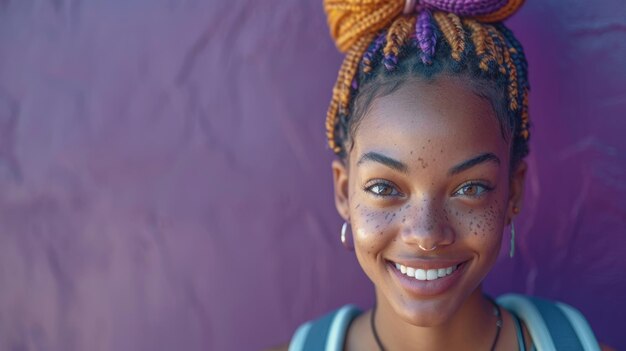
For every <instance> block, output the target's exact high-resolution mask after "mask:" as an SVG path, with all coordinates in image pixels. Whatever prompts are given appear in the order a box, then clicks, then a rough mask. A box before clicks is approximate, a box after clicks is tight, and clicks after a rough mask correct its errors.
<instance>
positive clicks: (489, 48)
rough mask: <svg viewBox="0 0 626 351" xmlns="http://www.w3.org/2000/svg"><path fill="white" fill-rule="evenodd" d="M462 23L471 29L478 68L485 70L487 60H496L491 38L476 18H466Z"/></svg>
mask: <svg viewBox="0 0 626 351" xmlns="http://www.w3.org/2000/svg"><path fill="white" fill-rule="evenodd" d="M463 23H465V25H466V26H467V27H468V28H470V29H471V30H472V42H473V43H474V47H475V48H476V55H477V56H478V57H479V58H480V63H479V66H480V69H482V70H483V71H484V72H487V71H488V70H489V62H494V63H495V62H496V57H495V52H496V48H495V47H494V43H493V40H492V39H491V37H490V36H489V35H488V34H487V30H486V29H485V27H483V25H482V24H480V23H479V22H477V21H476V20H473V19H466V20H464V21H463Z"/></svg>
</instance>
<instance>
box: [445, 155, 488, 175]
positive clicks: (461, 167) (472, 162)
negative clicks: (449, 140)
mask: <svg viewBox="0 0 626 351" xmlns="http://www.w3.org/2000/svg"><path fill="white" fill-rule="evenodd" d="M484 162H495V163H497V164H498V166H499V165H500V159H499V158H498V156H496V155H494V154H492V153H491V152H485V153H482V154H480V155H478V156H475V157H472V158H470V159H469V160H465V161H463V162H461V163H459V164H458V165H456V166H454V167H452V168H450V170H449V171H448V175H449V176H452V175H455V174H458V173H461V172H463V171H465V170H468V169H470V168H472V167H474V166H476V165H479V164H481V163H484Z"/></svg>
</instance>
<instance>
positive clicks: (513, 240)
mask: <svg viewBox="0 0 626 351" xmlns="http://www.w3.org/2000/svg"><path fill="white" fill-rule="evenodd" d="M514 255H515V224H513V220H511V250H510V251H509V257H511V258H513V256H514Z"/></svg>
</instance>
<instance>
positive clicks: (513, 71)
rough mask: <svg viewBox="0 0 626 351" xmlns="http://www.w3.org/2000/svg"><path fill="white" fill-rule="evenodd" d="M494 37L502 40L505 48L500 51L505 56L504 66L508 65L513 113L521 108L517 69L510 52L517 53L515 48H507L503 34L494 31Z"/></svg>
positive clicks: (510, 102) (510, 104)
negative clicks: (518, 98) (518, 101)
mask: <svg viewBox="0 0 626 351" xmlns="http://www.w3.org/2000/svg"><path fill="white" fill-rule="evenodd" d="M494 35H497V36H498V39H500V43H501V45H503V46H504V47H501V48H500V49H501V50H502V53H503V55H504V64H505V65H506V70H507V71H508V73H509V75H508V79H509V87H508V91H509V108H510V109H511V110H512V111H516V110H517V109H518V107H519V105H518V103H517V95H518V90H517V89H518V86H517V68H515V64H514V63H513V60H512V59H511V51H510V50H512V51H513V52H517V51H516V50H515V48H509V47H507V46H506V40H504V36H503V35H502V33H500V32H499V31H497V30H495V29H494Z"/></svg>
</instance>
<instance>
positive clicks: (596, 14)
mask: <svg viewBox="0 0 626 351" xmlns="http://www.w3.org/2000/svg"><path fill="white" fill-rule="evenodd" d="M508 23H509V25H510V27H511V28H512V29H513V30H514V32H515V33H516V34H517V36H518V37H519V38H520V40H521V41H522V43H523V44H524V46H525V48H526V53H527V56H528V59H529V62H530V74H531V75H530V80H531V84H532V94H531V114H532V117H531V118H532V121H533V123H534V131H533V135H532V143H531V146H532V151H531V156H530V157H529V159H528V161H529V164H530V173H529V176H528V183H527V192H526V202H525V206H524V209H523V213H522V214H521V216H520V218H519V220H517V222H516V224H517V228H518V245H517V248H518V250H517V253H516V256H515V258H514V259H509V258H508V256H507V254H508V233H505V239H504V240H503V242H504V244H503V245H504V246H503V250H502V253H501V257H500V259H499V261H498V263H497V266H496V268H495V269H494V271H493V272H492V274H491V275H490V276H489V278H488V279H487V282H486V290H487V291H488V292H490V293H491V294H494V295H498V294H500V293H503V292H509V291H514V292H522V293H528V294H536V295H540V296H544V297H548V298H557V299H561V300H564V301H566V302H568V303H570V304H572V305H574V306H576V307H578V308H579V309H580V310H582V312H583V313H584V314H585V315H586V316H587V317H588V319H589V320H590V323H591V325H592V326H593V328H594V329H595V331H596V332H597V335H598V336H599V338H600V339H601V340H603V341H604V342H607V343H610V344H612V345H613V346H615V347H617V348H626V341H625V338H624V335H623V326H624V322H623V320H624V316H625V315H626V303H625V299H624V297H625V296H626V275H625V273H624V270H625V268H626V248H625V247H626V235H624V234H625V228H626V201H624V199H626V138H625V137H624V132H625V127H626V120H625V113H626V47H625V46H626V45H625V44H624V43H626V2H624V1H623V0H603V1H598V2H594V5H592V4H591V3H589V2H586V1H571V0H559V1H556V0H550V1H546V0H541V1H540V0H529V1H528V2H527V4H526V5H525V7H524V8H523V9H522V10H521V11H520V12H519V13H518V14H517V15H516V16H515V17H514V18H512V19H511V20H510V21H509V22H508ZM340 60H341V56H340V55H339V54H338V52H337V51H336V50H335V48H334V46H333V43H332V42H331V40H330V38H329V35H328V29H327V27H326V24H325V17H324V14H323V11H322V4H321V0H307V1H293V0H272V1H269V0H266V1H253V0H246V1H231V0H219V1H218V0H204V1H201V0H132V1H128V0H117V1H112V0H93V1H81V0H2V1H0V350H10V351H18V350H20V351H21V350H63V351H73V350H91V351H99V350H155V351H160V350H258V349H261V348H264V347H269V346H272V345H275V344H278V343H281V342H285V341H287V340H289V338H290V336H291V334H292V332H293V331H294V329H295V328H296V326H297V325H299V324H300V323H302V322H303V321H305V320H306V319H309V318H313V317H315V316H318V315H320V314H322V313H325V312H327V311H329V310H330V309H332V308H336V307H338V306H340V305H342V304H345V303H348V302H352V303H356V304H357V305H359V306H361V307H362V308H366V307H369V306H371V304H372V302H373V289H372V286H371V284H370V282H369V281H368V280H367V278H366V276H365V275H364V274H363V273H362V271H361V270H360V267H359V266H358V264H357V262H356V259H355V257H354V256H353V254H351V253H349V252H347V251H345V250H344V249H343V248H342V247H341V245H340V243H339V229H340V226H341V223H342V222H341V221H340V218H339V216H338V215H337V213H336V211H335V208H334V202H333V198H332V183H331V180H332V179H331V171H330V162H331V160H332V158H333V156H332V153H331V152H330V151H329V150H328V149H327V147H326V141H325V137H324V118H325V112H326V107H327V103H328V101H329V98H330V93H331V87H332V84H333V83H334V79H335V75H336V72H337V70H338V67H339V64H340Z"/></svg>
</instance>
